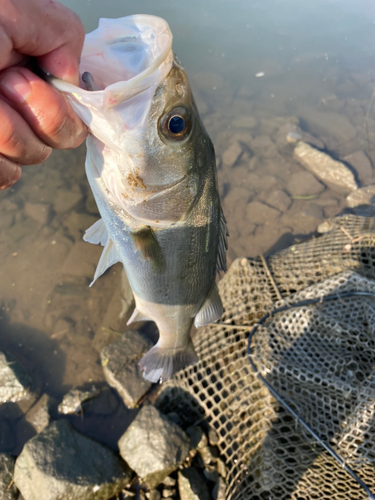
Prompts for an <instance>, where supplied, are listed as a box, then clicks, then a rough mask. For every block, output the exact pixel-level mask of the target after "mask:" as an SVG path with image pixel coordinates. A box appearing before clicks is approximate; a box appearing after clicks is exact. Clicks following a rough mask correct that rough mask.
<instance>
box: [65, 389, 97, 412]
mask: <svg viewBox="0 0 375 500" xmlns="http://www.w3.org/2000/svg"><path fill="white" fill-rule="evenodd" d="M99 393H100V390H98V389H97V388H96V387H95V386H94V385H93V386H91V387H89V388H88V389H70V391H69V392H68V393H67V394H65V396H64V397H63V400H62V401H61V403H60V404H59V406H58V407H57V409H58V411H59V413H62V414H63V415H71V414H74V413H79V412H81V411H82V403H84V402H85V401H88V400H89V399H92V398H95V397H96V396H98V395H99Z"/></svg>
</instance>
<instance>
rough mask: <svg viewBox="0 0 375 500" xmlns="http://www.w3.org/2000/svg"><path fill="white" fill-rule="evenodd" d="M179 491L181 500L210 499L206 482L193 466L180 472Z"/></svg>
mask: <svg viewBox="0 0 375 500" xmlns="http://www.w3.org/2000/svg"><path fill="white" fill-rule="evenodd" d="M178 491H179V493H180V499H181V500H210V494H209V492H208V488H207V486H206V483H205V482H204V480H203V478H202V477H201V476H200V475H199V473H198V472H197V471H196V470H195V469H193V468H192V467H188V468H187V469H183V470H182V471H179V472H178Z"/></svg>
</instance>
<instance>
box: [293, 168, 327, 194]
mask: <svg viewBox="0 0 375 500" xmlns="http://www.w3.org/2000/svg"><path fill="white" fill-rule="evenodd" d="M286 187H287V190H288V191H289V193H290V194H291V195H292V197H294V198H296V197H305V196H306V197H308V196H314V195H318V194H319V193H321V192H322V191H324V186H323V184H322V183H320V182H319V181H318V180H317V179H316V178H315V177H314V176H313V175H312V174H310V172H306V171H305V172H295V173H294V174H292V175H291V176H290V177H289V179H288V184H287V186H286Z"/></svg>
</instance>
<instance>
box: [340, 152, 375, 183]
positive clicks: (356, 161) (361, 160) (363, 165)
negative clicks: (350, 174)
mask: <svg viewBox="0 0 375 500" xmlns="http://www.w3.org/2000/svg"><path fill="white" fill-rule="evenodd" d="M344 160H345V161H346V162H348V163H349V164H350V165H351V166H352V167H353V168H354V170H355V171H356V172H357V175H358V179H359V181H360V183H361V185H362V186H366V185H368V184H372V183H373V182H374V180H375V179H374V171H373V168H372V165H371V162H370V160H369V159H368V157H367V155H366V154H365V153H364V152H363V151H356V152H355V153H352V154H350V155H348V156H345V158H344Z"/></svg>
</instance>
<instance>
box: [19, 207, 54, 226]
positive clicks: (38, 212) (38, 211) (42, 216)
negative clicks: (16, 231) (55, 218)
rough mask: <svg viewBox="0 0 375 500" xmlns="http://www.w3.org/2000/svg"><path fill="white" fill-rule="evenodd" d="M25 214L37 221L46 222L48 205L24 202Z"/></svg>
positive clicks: (48, 213)
mask: <svg viewBox="0 0 375 500" xmlns="http://www.w3.org/2000/svg"><path fill="white" fill-rule="evenodd" d="M25 215H27V217H31V218H32V219H34V220H36V221H37V222H39V224H42V225H44V224H47V222H48V220H49V217H50V205H49V204H47V203H25Z"/></svg>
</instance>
